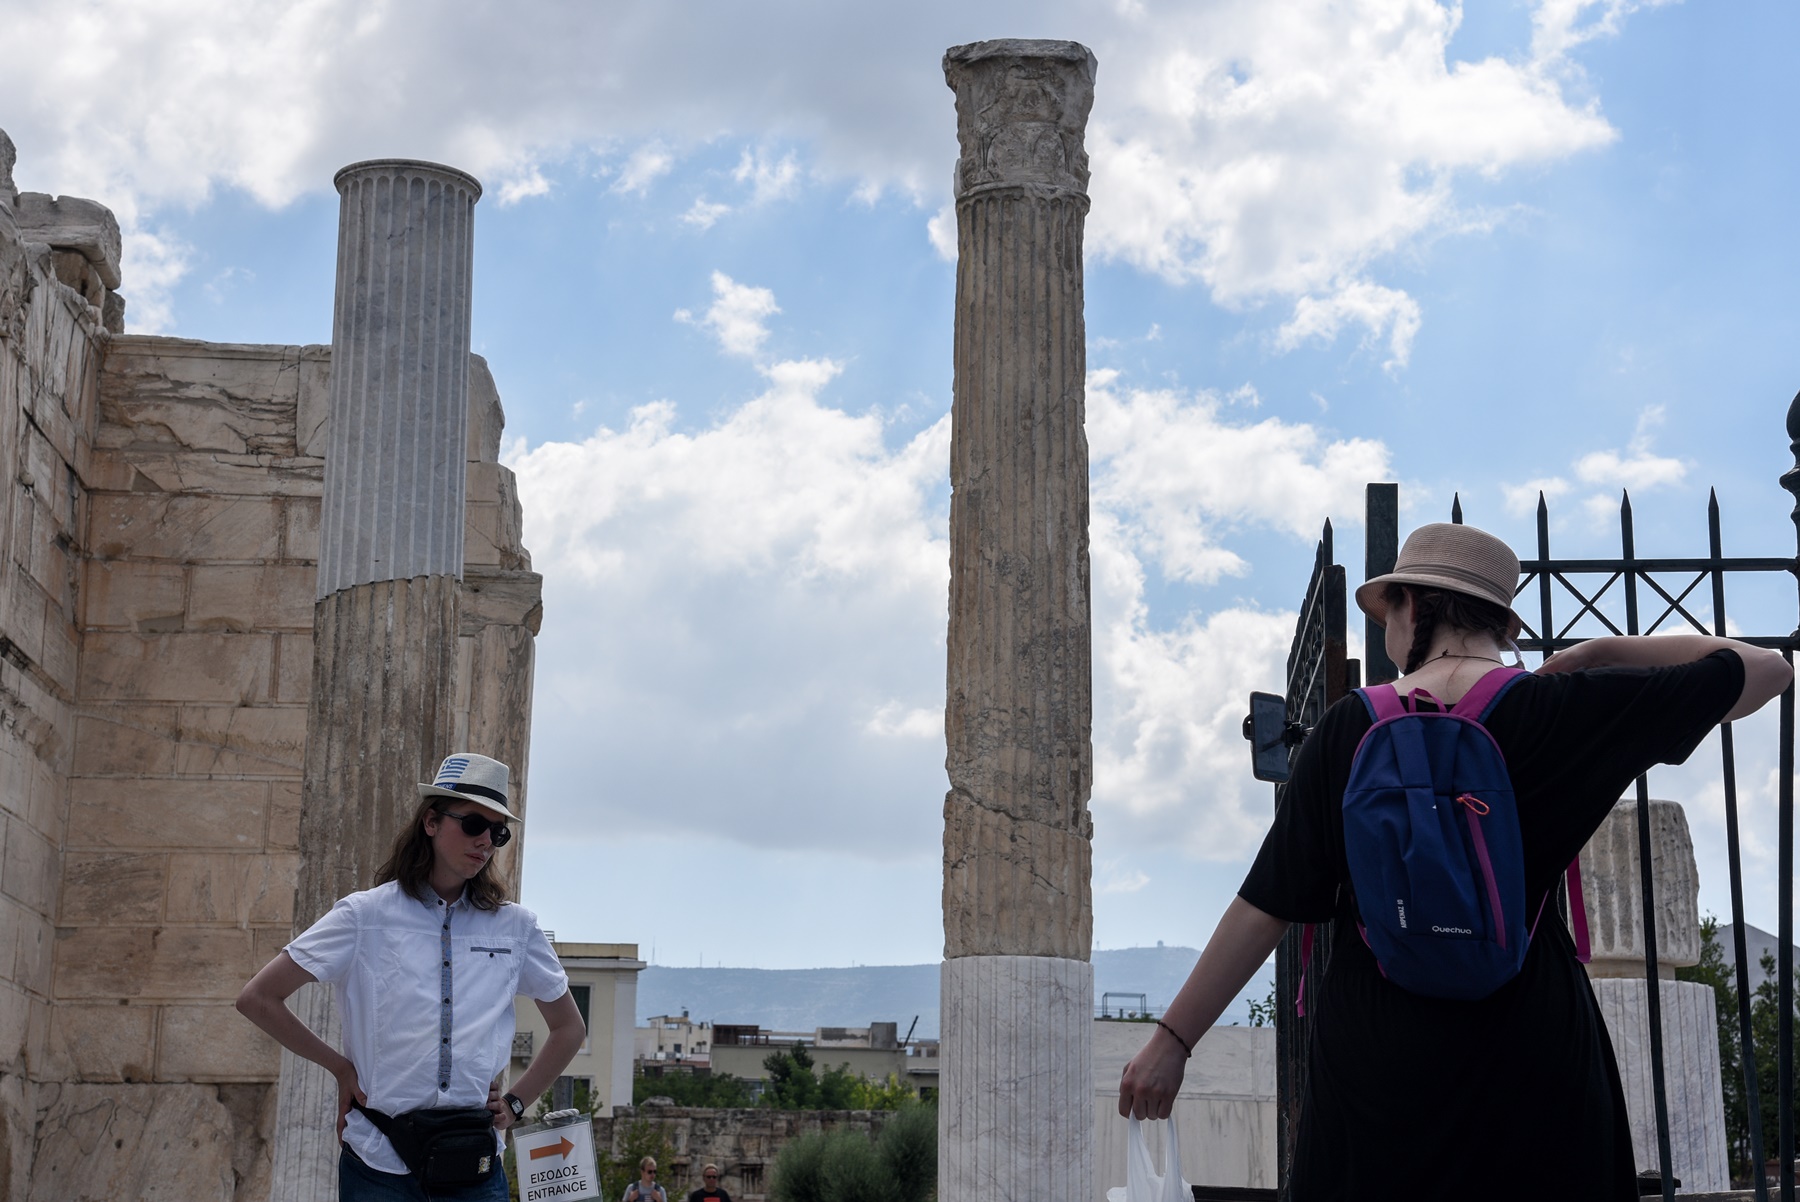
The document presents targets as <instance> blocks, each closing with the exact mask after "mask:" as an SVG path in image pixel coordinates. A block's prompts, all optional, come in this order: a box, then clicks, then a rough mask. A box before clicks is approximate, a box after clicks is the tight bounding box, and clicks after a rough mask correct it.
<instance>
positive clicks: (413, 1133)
mask: <svg viewBox="0 0 1800 1202" xmlns="http://www.w3.org/2000/svg"><path fill="white" fill-rule="evenodd" d="M353 1105H356V1108H357V1109H358V1110H360V1111H362V1112H363V1114H365V1115H367V1116H368V1119H369V1121H370V1122H371V1123H374V1124H375V1129H376V1130H377V1131H379V1132H381V1133H382V1134H383V1135H385V1136H387V1137H388V1142H389V1143H391V1144H393V1145H394V1151H396V1152H398V1153H399V1154H400V1159H401V1160H404V1161H405V1162H406V1167H407V1168H409V1169H411V1170H412V1173H413V1176H415V1177H417V1178H418V1179H419V1181H420V1183H421V1184H423V1185H426V1186H452V1185H479V1184H481V1183H482V1182H483V1181H486V1180H487V1179H488V1178H489V1177H491V1176H493V1173H494V1169H495V1168H496V1167H497V1166H498V1164H499V1161H500V1156H499V1153H497V1152H495V1151H494V1112H493V1111H491V1110H489V1109H488V1108H487V1107H485V1106H458V1107H454V1108H452V1109H448V1110H414V1111H411V1112H409V1113H407V1114H391V1115H390V1114H383V1113H382V1112H381V1111H379V1110H371V1109H369V1108H368V1107H367V1106H363V1105H360V1104H355V1103H353Z"/></svg>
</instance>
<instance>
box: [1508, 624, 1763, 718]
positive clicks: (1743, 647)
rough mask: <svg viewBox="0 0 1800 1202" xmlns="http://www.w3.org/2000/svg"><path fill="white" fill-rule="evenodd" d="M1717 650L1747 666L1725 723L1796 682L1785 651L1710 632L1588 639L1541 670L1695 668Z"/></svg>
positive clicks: (1742, 715) (1560, 654)
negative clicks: (1739, 689)
mask: <svg viewBox="0 0 1800 1202" xmlns="http://www.w3.org/2000/svg"><path fill="white" fill-rule="evenodd" d="M1715 651H1735V652H1737V657H1738V658H1739V659H1740V660H1742V661H1743V663H1744V691H1743V692H1742V693H1740V694H1738V699H1737V704H1736V705H1734V706H1732V707H1731V710H1730V712H1729V713H1727V714H1726V715H1725V718H1724V721H1726V722H1735V721H1737V720H1738V719H1739V718H1742V717H1744V716H1745V715H1748V714H1754V713H1755V712H1756V711H1757V710H1759V709H1761V708H1762V707H1763V706H1764V705H1766V704H1768V702H1769V700H1770V699H1771V698H1774V697H1779V696H1780V695H1781V693H1782V691H1783V690H1784V689H1786V688H1787V687H1788V685H1789V684H1791V683H1792V682H1793V679H1794V669H1793V666H1792V665H1791V664H1789V663H1788V662H1787V660H1786V659H1785V658H1783V656H1782V654H1781V652H1779V651H1771V650H1770V649H1769V648H1767V647H1753V646H1751V645H1750V644H1749V643H1740V642H1738V641H1737V640H1736V639H1721V638H1715V637H1714V636H1712V635H1709V634H1669V635H1656V636H1650V635H1642V634H1640V635H1609V636H1607V637H1606V638H1599V639H1588V640H1586V641H1585V642H1580V643H1577V644H1575V645H1574V646H1573V647H1570V648H1569V649H1568V650H1566V651H1558V652H1557V653H1556V654H1555V655H1552V656H1551V657H1550V658H1549V659H1548V660H1546V661H1544V665H1543V666H1542V667H1540V668H1539V669H1538V672H1539V673H1544V672H1574V671H1578V670H1580V669H1582V668H1666V667H1669V666H1671V665H1673V664H1691V663H1694V662H1695V661H1696V660H1702V659H1705V658H1706V657H1707V656H1709V655H1711V654H1712V653H1713V652H1715Z"/></svg>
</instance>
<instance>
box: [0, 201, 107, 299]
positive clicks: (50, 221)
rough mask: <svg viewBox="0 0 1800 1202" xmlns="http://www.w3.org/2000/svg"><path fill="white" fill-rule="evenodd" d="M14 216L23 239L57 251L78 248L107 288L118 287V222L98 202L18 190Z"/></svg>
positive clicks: (76, 249)
mask: <svg viewBox="0 0 1800 1202" xmlns="http://www.w3.org/2000/svg"><path fill="white" fill-rule="evenodd" d="M13 219H14V220H15V221H16V222H17V223H18V226H19V235H20V237H22V238H24V239H25V240H26V241H28V242H42V243H45V244H46V245H48V246H50V247H52V248H54V249H56V250H74V251H80V252H81V254H82V257H83V258H85V259H87V261H88V262H90V263H92V264H93V265H94V270H95V272H96V273H97V274H98V275H99V276H100V279H101V280H102V281H103V282H104V283H105V284H106V286H107V287H108V288H117V287H118V286H119V285H120V283H121V282H122V280H121V278H120V276H119V253H120V250H121V249H122V243H121V241H120V239H119V221H118V219H117V218H116V217H114V216H113V214H112V210H111V209H109V208H107V207H106V206H105V205H103V204H101V203H100V202H99V201H97V200H82V199H80V198H79V197H74V196H49V195H46V194H45V193H42V192H21V193H19V198H18V200H17V201H16V202H15V203H14V206H13Z"/></svg>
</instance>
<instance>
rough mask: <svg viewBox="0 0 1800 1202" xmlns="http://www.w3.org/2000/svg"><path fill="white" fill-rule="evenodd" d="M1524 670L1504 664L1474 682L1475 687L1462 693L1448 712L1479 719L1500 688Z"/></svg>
mask: <svg viewBox="0 0 1800 1202" xmlns="http://www.w3.org/2000/svg"><path fill="white" fill-rule="evenodd" d="M1524 675H1526V672H1525V671H1524V670H1523V669H1520V668H1509V667H1506V666H1505V665H1504V664H1503V665H1501V666H1500V667H1498V668H1495V669H1494V670H1493V671H1491V672H1489V673H1488V674H1487V675H1486V676H1483V677H1482V678H1481V679H1480V680H1478V681H1476V682H1475V687H1474V688H1472V689H1470V690H1469V691H1468V692H1466V693H1464V694H1463V698H1462V700H1461V701H1459V702H1457V703H1456V704H1455V705H1454V706H1452V707H1451V709H1450V712H1451V713H1453V714H1456V715H1458V716H1460V717H1464V718H1474V719H1475V720H1476V721H1477V722H1479V721H1480V720H1481V717H1482V714H1483V712H1484V711H1485V710H1486V709H1487V707H1488V706H1490V705H1492V704H1493V703H1494V698H1495V697H1498V696H1499V695H1500V692H1501V690H1502V689H1504V688H1506V686H1507V685H1509V684H1511V683H1512V682H1513V680H1514V678H1516V677H1520V676H1524Z"/></svg>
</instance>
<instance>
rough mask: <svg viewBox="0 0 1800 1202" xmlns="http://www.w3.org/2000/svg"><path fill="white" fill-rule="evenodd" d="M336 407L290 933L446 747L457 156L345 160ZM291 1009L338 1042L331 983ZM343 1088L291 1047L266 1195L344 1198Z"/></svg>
mask: <svg viewBox="0 0 1800 1202" xmlns="http://www.w3.org/2000/svg"><path fill="white" fill-rule="evenodd" d="M335 182H336V184H337V188H338V192H339V195H340V196H341V198H342V202H341V205H340V208H339V217H338V259H337V295H336V306H335V313H334V315H333V321H332V334H331V408H330V417H329V422H330V425H329V430H328V441H327V444H326V445H327V450H326V456H325V496H324V504H323V508H322V512H321V518H320V529H319V573H318V587H317V600H316V601H315V603H314V607H313V667H312V687H311V696H310V702H309V708H308V713H307V734H306V757H305V768H304V778H303V781H302V785H301V821H300V853H301V861H300V878H299V884H298V887H297V889H296V892H295V899H294V929H295V931H296V932H298V931H301V930H304V929H305V928H306V927H307V926H309V925H311V924H312V923H313V922H314V921H315V920H317V919H318V917H319V916H320V915H322V914H323V913H325V911H326V910H328V909H330V908H331V905H332V903H333V902H334V901H336V900H337V899H338V898H339V897H342V896H343V895H344V894H346V893H350V892H353V891H355V890H357V889H367V888H368V887H369V886H370V885H371V884H372V883H373V881H374V875H375V870H376V868H377V867H378V866H379V865H380V864H381V862H382V861H383V860H384V859H385V858H386V857H387V854H388V851H389V849H390V847H391V845H392V843H393V839H394V834H395V832H396V831H397V830H398V828H399V826H400V824H401V823H402V822H404V821H405V819H406V818H407V817H408V816H409V815H410V814H411V813H412V811H413V809H414V808H415V807H416V806H417V804H418V794H417V791H416V789H415V788H414V785H415V783H416V782H418V781H421V780H430V779H431V776H432V774H433V772H435V770H436V768H437V763H438V761H439V760H440V759H441V758H442V757H443V756H445V755H447V754H449V753H450V751H451V750H453V749H452V748H451V747H450V742H451V739H452V738H453V729H454V722H453V719H454V713H453V711H454V706H455V697H456V660H457V636H458V633H459V614H458V603H459V589H458V580H459V579H460V577H461V576H462V570H463V523H464V516H463V514H464V499H465V498H464V490H465V487H466V483H465V481H466V472H467V467H466V463H465V458H466V452H465V446H466V442H467V437H468V420H469V325H470V301H471V274H472V272H471V269H472V265H473V260H474V245H475V244H474V216H475V202H476V201H477V200H478V199H479V198H480V196H481V185H480V184H479V183H477V182H476V180H475V179H474V178H473V177H471V176H469V175H466V174H464V173H463V172H461V171H457V170H455V169H454V168H450V167H442V166H438V165H436V164H432V163H420V162H412V161H409V160H400V159H384V160H377V161H373V162H366V163H356V164H353V165H351V166H349V167H345V168H344V169H343V170H342V171H340V172H338V174H337V178H336V181H335ZM293 1005H294V1010H295V1012H296V1013H297V1014H299V1016H300V1017H301V1018H302V1019H303V1020H304V1021H306V1022H307V1023H308V1024H309V1025H311V1026H312V1027H313V1029H314V1030H315V1031H317V1032H319V1034H320V1035H321V1036H322V1037H323V1038H324V1039H325V1040H326V1041H327V1042H329V1043H332V1044H333V1045H334V1046H338V1045H339V1042H340V1041H339V1027H338V1021H337V1014H336V1008H335V1004H334V1002H333V999H332V997H331V994H330V992H329V991H328V990H326V989H324V988H322V987H308V988H307V989H303V990H301V991H300V993H299V994H297V995H295V999H294V1003H293ZM336 1101H337V1092H336V1085H335V1083H334V1082H333V1080H332V1079H331V1077H330V1076H329V1075H328V1074H327V1073H325V1071H324V1070H323V1069H320V1068H318V1067H317V1066H315V1065H313V1064H310V1063H309V1062H306V1061H303V1060H300V1059H298V1058H296V1057H294V1056H292V1055H291V1054H284V1055H283V1057H282V1065H281V1086H280V1097H279V1102H278V1110H277V1116H276V1136H275V1164H274V1173H273V1183H272V1187H271V1191H270V1194H271V1199H272V1202H329V1200H330V1199H333V1198H335V1197H336V1196H337V1169H336V1164H337V1155H338V1152H337V1136H336V1131H335V1123H336Z"/></svg>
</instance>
